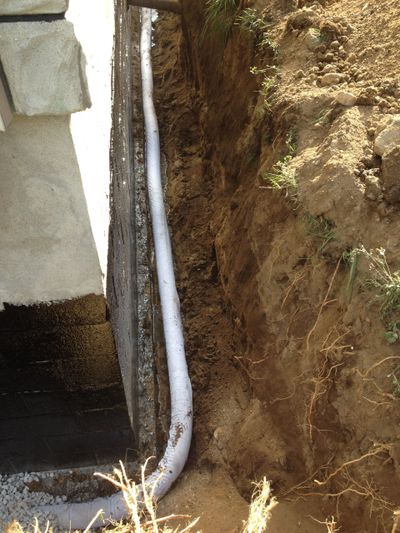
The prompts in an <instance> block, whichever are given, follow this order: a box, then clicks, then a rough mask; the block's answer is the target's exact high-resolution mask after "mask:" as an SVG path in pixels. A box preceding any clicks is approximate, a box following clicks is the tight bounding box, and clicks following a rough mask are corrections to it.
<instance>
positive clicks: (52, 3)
mask: <svg viewBox="0 0 400 533" xmlns="http://www.w3.org/2000/svg"><path fill="white" fill-rule="evenodd" d="M67 8H68V0H2V1H1V4H0V15H40V14H43V13H45V14H52V13H64V11H66V9H67Z"/></svg>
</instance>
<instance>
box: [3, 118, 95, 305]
mask: <svg viewBox="0 0 400 533" xmlns="http://www.w3.org/2000/svg"><path fill="white" fill-rule="evenodd" d="M69 121H70V119H69V117H31V118H29V117H15V118H14V121H13V122H12V123H11V125H10V127H9V128H8V129H7V131H6V133H4V134H2V135H0V161H1V166H0V250H1V254H0V271H1V273H2V275H1V278H0V309H1V308H2V304H3V303H4V302H7V303H12V304H29V303H36V302H40V301H54V300H64V299H68V298H73V297H78V296H82V295H85V294H90V293H94V294H101V293H102V283H101V271H100V267H99V261H98V257H97V253H96V249H95V246H94V241H93V236H92V233H91V228H90V223H89V217H88V213H87V206H86V201H85V198H84V194H83V188H82V183H81V178H80V173H79V167H78V164H77V160H76V155H75V150H74V146H73V142H72V138H71V133H70V129H69Z"/></svg>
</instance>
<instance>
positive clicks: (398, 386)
mask: <svg viewBox="0 0 400 533" xmlns="http://www.w3.org/2000/svg"><path fill="white" fill-rule="evenodd" d="M399 370H400V367H397V368H395V369H394V371H393V372H391V373H390V374H388V376H387V377H388V378H389V379H390V381H391V383H392V386H393V393H392V394H393V396H396V398H400V380H399V378H398V377H397V375H398V374H399Z"/></svg>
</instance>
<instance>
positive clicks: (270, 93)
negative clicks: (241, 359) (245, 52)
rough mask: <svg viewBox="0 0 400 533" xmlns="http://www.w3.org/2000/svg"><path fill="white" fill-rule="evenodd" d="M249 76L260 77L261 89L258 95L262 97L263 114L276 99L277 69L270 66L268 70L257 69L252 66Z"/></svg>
mask: <svg viewBox="0 0 400 533" xmlns="http://www.w3.org/2000/svg"><path fill="white" fill-rule="evenodd" d="M250 74H253V76H260V77H261V87H260V90H259V94H260V95H261V96H262V97H263V103H262V106H260V107H261V109H262V111H263V112H265V111H268V110H269V109H270V108H271V107H272V105H273V103H274V102H275V99H276V91H277V88H278V79H279V77H278V72H277V68H276V67H275V66H274V65H272V66H270V67H268V68H259V67H256V66H253V67H251V68H250Z"/></svg>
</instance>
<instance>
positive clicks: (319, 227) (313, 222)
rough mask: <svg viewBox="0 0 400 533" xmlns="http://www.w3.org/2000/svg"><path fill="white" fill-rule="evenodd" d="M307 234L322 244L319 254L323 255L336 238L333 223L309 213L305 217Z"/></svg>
mask: <svg viewBox="0 0 400 533" xmlns="http://www.w3.org/2000/svg"><path fill="white" fill-rule="evenodd" d="M304 219H305V223H306V229H307V234H308V235H309V236H310V237H312V238H313V239H315V240H316V241H318V242H319V243H320V245H319V247H318V253H322V252H323V251H324V250H325V248H326V247H327V246H328V244H329V243H330V242H331V241H332V240H333V239H334V238H335V235H334V230H333V225H332V222H330V221H329V220H328V219H326V218H325V217H323V216H318V217H314V216H313V215H311V214H310V213H307V214H306V215H305V217H304Z"/></svg>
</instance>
